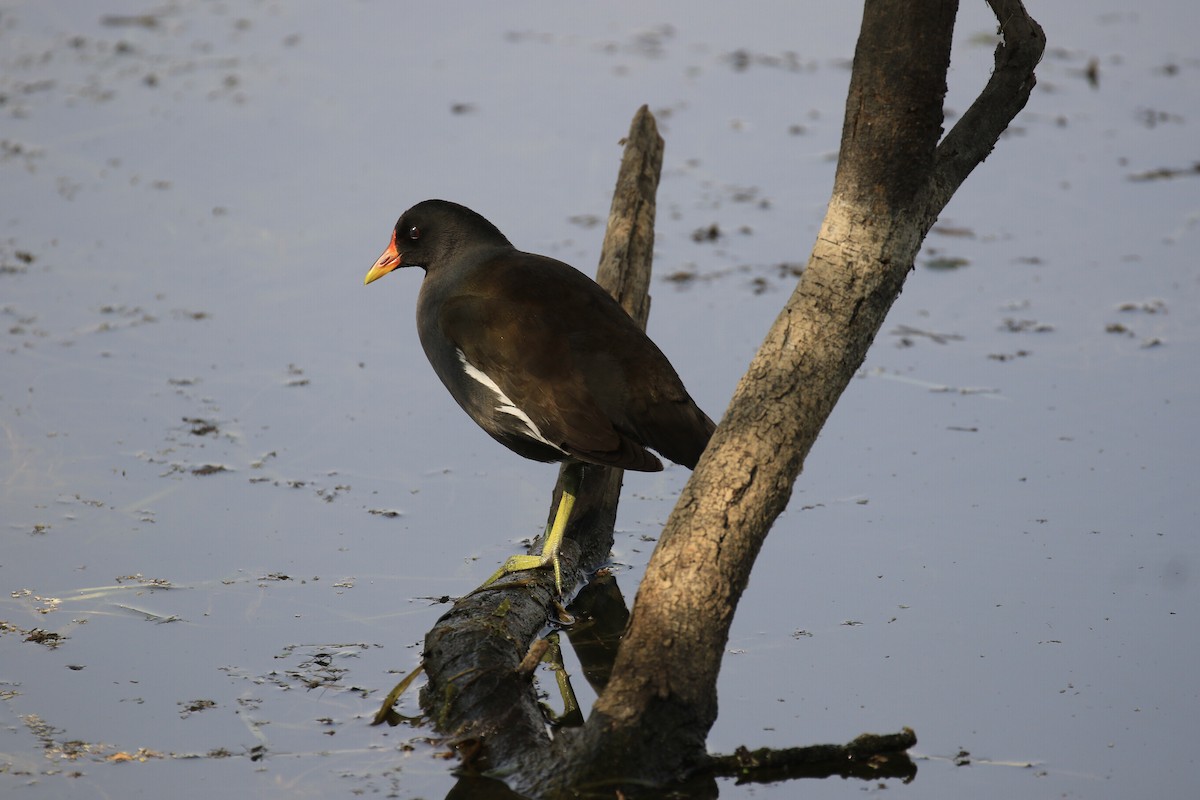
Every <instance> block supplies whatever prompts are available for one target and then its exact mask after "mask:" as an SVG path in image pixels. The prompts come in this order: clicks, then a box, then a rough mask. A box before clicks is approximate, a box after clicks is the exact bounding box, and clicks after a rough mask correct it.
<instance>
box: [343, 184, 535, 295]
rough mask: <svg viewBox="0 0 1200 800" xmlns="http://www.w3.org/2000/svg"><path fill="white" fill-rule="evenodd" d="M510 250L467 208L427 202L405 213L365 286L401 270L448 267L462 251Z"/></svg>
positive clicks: (493, 229)
mask: <svg viewBox="0 0 1200 800" xmlns="http://www.w3.org/2000/svg"><path fill="white" fill-rule="evenodd" d="M485 245H487V246H496V245H501V246H508V247H511V246H512V245H510V244H509V242H508V239H506V238H504V234H502V233H500V231H499V230H498V229H497V228H496V226H495V225H493V224H492V223H490V222H488V221H487V220H486V219H484V218H483V217H481V216H480V215H478V214H476V213H475V212H474V211H472V210H471V209H469V208H467V207H466V206H460V205H458V204H457V203H451V202H448V201H446V200H425V201H423V202H420V203H417V204H416V205H415V206H413V207H412V208H410V209H409V210H408V211H405V212H404V213H403V214H402V215H401V216H400V219H398V220H397V221H396V227H395V228H393V229H392V241H391V242H389V243H388V246H387V249H386V250H384V251H383V254H382V255H381V256H379V258H378V259H376V260H375V264H374V265H373V266H372V267H371V269H370V270H368V271H367V276H366V277H365V278H364V279H363V283H364V284H368V283H370V282H371V281H374V280H378V279H379V278H382V277H383V276H384V275H386V274H388V273H389V272H391V271H392V270H394V269H396V268H398V267H421V268H423V269H425V270H426V271H429V270H430V269H433V268H435V267H436V266H438V265H439V264H445V263H448V262H449V261H450V259H451V258H452V257H453V256H454V255H455V254H456V253H457V252H458V251H459V250H461V249H463V248H469V247H475V246H485Z"/></svg>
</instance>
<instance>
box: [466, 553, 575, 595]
mask: <svg viewBox="0 0 1200 800" xmlns="http://www.w3.org/2000/svg"><path fill="white" fill-rule="evenodd" d="M549 566H553V567H554V589H555V590H556V591H557V592H558V595H559V597H561V596H562V567H560V566H559V564H558V553H557V552H555V553H542V554H541V555H539V556H524V555H522V556H509V557H508V560H507V561H505V562H504V564H502V565H501V567H500V569H498V570H496V571H495V572H494V573H492V577H490V578H488V579H487V580H486V581H484V582H483V585H481V586H480V587H479V589H476V590H475V591H476V592H478V591H480V590H481V589H487V588H488V587H490V586H491V585H492V584H493V583H495V582H496V581H498V580H500V579H501V578H503V577H504V576H505V575H508V574H510V573H513V572H524V571H525V570H527V569H543V568H545V567H549ZM472 594H474V592H472Z"/></svg>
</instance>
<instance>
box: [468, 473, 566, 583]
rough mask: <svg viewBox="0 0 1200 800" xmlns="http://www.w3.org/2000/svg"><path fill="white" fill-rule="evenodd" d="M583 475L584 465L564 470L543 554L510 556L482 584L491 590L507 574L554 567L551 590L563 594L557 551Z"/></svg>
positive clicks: (560, 545) (543, 546)
mask: <svg viewBox="0 0 1200 800" xmlns="http://www.w3.org/2000/svg"><path fill="white" fill-rule="evenodd" d="M582 474H583V464H580V463H579V462H577V461H572V462H570V463H568V464H567V466H566V469H564V470H563V476H562V480H563V489H562V497H561V498H559V501H558V510H557V511H556V512H555V513H554V522H553V524H551V525H550V527H549V529H548V530H547V531H546V536H545V538H546V541H545V543H544V544H543V545H542V554H541V555H538V556H527V555H521V556H509V558H508V560H507V561H505V562H504V565H503V566H501V567H500V569H498V570H496V572H495V574H493V575H492V577H490V578H488V579H487V580H486V581H484V582H483V586H480V587H479V588H480V589H482V588H484V586H490V585H491V584H493V583H495V582H496V581H497V580H499V579H500V578H502V577H503V576H505V575H507V574H509V573H510V572H520V571H522V570H526V569H540V568H542V567H546V566H550V565H554V588H555V589H557V590H558V593H559V594H560V595H561V594H562V567H560V566H559V564H558V551H559V549H560V548H561V547H562V540H563V534H564V533H566V531H567V520H569V519H570V518H571V509H572V508H574V507H575V496H576V495H577V494H579V483H580V478H581V476H582Z"/></svg>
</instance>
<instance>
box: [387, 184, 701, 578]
mask: <svg viewBox="0 0 1200 800" xmlns="http://www.w3.org/2000/svg"><path fill="white" fill-rule="evenodd" d="M401 267H420V268H421V269H423V270H424V271H425V277H424V279H423V280H422V282H421V289H420V293H419V295H418V298H417V309H416V310H417V333H418V336H419V337H420V341H421V346H422V348H423V349H424V351H425V355H426V357H427V358H428V359H429V363H430V364H431V365H432V366H433V370H434V372H435V373H437V376H438V377H439V378H440V379H441V381H442V383H443V384H445V386H446V388H447V389H448V390H449V392H450V394H451V396H452V397H453V398H454V399H455V400H456V401H457V402H458V404H459V406H461V407H462V409H463V410H464V411H465V412H466V413H467V415H468V416H470V417H471V419H473V420H474V421H475V422H476V423H477V424H478V425H479V427H481V428H482V429H483V430H484V431H485V432H487V433H488V434H489V435H491V437H492V438H494V439H495V440H496V441H498V442H500V443H501V444H503V445H504V446H505V447H507V448H509V449H510V450H512V451H513V452H515V453H517V454H518V455H521V456H524V457H525V458H528V459H532V460H534V461H542V462H563V463H564V465H565V467H566V468H565V469H564V470H563V491H562V495H561V498H560V502H559V505H558V507H557V509H556V511H555V516H554V520H553V523H552V524H551V525H549V526H548V528H547V531H546V532H545V534H544V541H543V546H542V551H541V554H540V555H516V556H512V557H510V558H509V559H508V560H507V561H506V562H505V563H504V565H503V566H501V567H500V569H499V570H497V571H496V573H495V574H493V575H492V576H491V578H489V579H488V580H487V581H486V582H485V583H484V584H483V587H486V586H489V585H491V584H492V583H494V582H495V581H496V580H498V579H499V578H500V577H502V576H503V575H505V574H508V573H513V572H520V571H523V570H527V569H535V568H544V567H552V568H553V570H554V580H555V587H556V589H557V590H558V593H559V595H560V596H561V594H562V573H561V567H560V565H559V558H558V554H559V549H560V547H561V545H562V539H563V533H564V531H565V529H566V525H567V521H568V519H569V517H570V514H571V509H572V507H573V505H574V502H575V497H576V495H577V494H578V491H579V485H580V482H581V480H582V476H583V472H584V466H585V465H589V464H594V465H600V466H605V467H619V468H622V469H627V470H635V471H639V472H655V471H658V470H661V469H662V468H663V464H662V461H661V460H660V459H659V458H658V457H657V456H656V455H655V454H654V453H652V452H651V450H654V451H657V452H658V453H659V454H661V455H662V456H663V457H665V458H667V459H669V460H671V461H674V462H675V463H678V464H681V465H683V466H685V467H687V468H689V469H694V468H695V466H696V463H697V461H698V460H699V458H700V454H701V453H702V452H703V451H704V449H705V447H706V446H707V445H708V442H709V439H710V438H711V437H712V434H713V430H714V428H715V427H716V426H715V424H714V423H713V421H712V419H710V418H709V416H708V415H707V414H705V413H704V412H703V411H702V410H701V409H700V408H699V406H697V405H696V402H695V401H694V400H693V399H692V397H691V395H690V394H688V391H687V389H686V388H685V387H684V385H683V381H682V380H681V379H680V378H679V375H678V373H677V372H676V371H675V368H674V367H673V366H672V365H671V362H670V361H669V360H668V359H667V357H666V356H665V355H664V354H663V352H662V351H661V350H660V349H659V348H658V346H657V345H655V344H654V342H653V341H651V339H650V338H649V337H648V336H647V335H646V333H645V331H643V330H642V328H641V326H639V325H638V324H637V323H636V322H634V320H633V318H631V317H630V316H629V314H628V313H626V311H625V310H624V309H623V308H622V307H621V305H620V304H619V303H618V302H617V301H616V300H614V299H613V297H612V296H611V295H610V294H609V293H608V292H607V291H605V290H604V289H603V288H601V287H600V286H599V285H598V284H597V283H596V282H595V281H593V280H592V279H591V278H589V277H588V276H586V275H584V274H583V273H582V272H580V271H579V270H577V269H575V268H574V267H572V266H570V265H568V264H565V263H563V262H562V261H558V260H556V259H553V258H550V257H548V256H544V255H537V254H535V253H528V252H524V251H521V250H518V249H517V248H516V247H514V246H513V245H512V243H511V242H510V241H509V240H508V239H507V238H506V237H505V236H504V234H503V233H501V232H500V230H499V229H498V228H497V227H496V226H495V225H493V224H492V223H491V222H489V221H488V220H487V219H485V218H484V217H483V216H481V215H480V214H478V213H476V212H475V211H472V210H471V209H469V208H467V207H466V206H463V205H459V204H457V203H452V202H450V201H446V200H425V201H423V202H420V203H417V204H416V205H414V206H413V207H412V208H410V209H408V210H407V211H405V212H404V213H403V214H402V215H401V216H400V218H399V220H397V222H396V225H395V227H394V228H393V229H392V238H391V242H390V243H389V244H388V246H387V249H385V250H384V251H383V254H382V255H380V256H379V258H378V259H377V260H376V261H375V263H374V264H373V265H372V266H371V268H370V270H369V271H368V272H367V274H366V277H365V278H364V279H363V284H364V285H365V284H369V283H372V282H373V281H375V280H378V279H379V278H381V277H383V276H384V275H386V274H387V273H389V272H392V271H393V270H396V269H398V268H401ZM483 587H481V588H483Z"/></svg>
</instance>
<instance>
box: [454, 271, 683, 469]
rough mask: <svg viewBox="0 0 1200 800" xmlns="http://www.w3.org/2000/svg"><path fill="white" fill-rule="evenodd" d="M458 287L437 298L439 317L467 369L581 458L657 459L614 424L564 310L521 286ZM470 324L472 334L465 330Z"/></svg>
mask: <svg viewBox="0 0 1200 800" xmlns="http://www.w3.org/2000/svg"><path fill="white" fill-rule="evenodd" d="M504 286H505V287H507V288H508V289H510V290H507V291H501V292H498V291H497V288H496V286H495V285H494V284H492V285H489V291H488V292H487V293H482V292H481V293H472V292H469V291H463V292H460V293H459V294H457V295H456V296H455V297H454V298H452V299H448V300H447V301H446V302H444V303H443V304H442V307H441V313H440V315H439V320H438V324H439V325H440V327H441V330H442V333H443V334H445V336H446V337H447V338H448V339H449V340H450V341H452V342H454V344H455V346H456V347H458V349H459V351H460V352H461V353H462V354H463V358H464V359H465V360H466V362H467V363H468V364H469V365H470V366H471V367H473V368H474V369H476V370H478V371H479V372H481V373H482V374H483V375H485V376H486V377H487V378H488V379H489V380H490V381H491V382H492V383H494V384H495V385H496V386H497V387H499V389H500V391H501V392H503V393H504V395H505V397H507V398H508V400H509V401H511V403H512V405H513V406H514V407H515V408H516V409H517V410H519V411H520V412H521V413H522V414H524V416H525V417H526V418H527V419H528V420H529V421H530V422H532V423H533V425H534V427H535V428H536V432H537V434H538V435H540V436H541V438H542V439H544V440H545V441H547V442H549V443H550V444H552V445H554V446H555V447H558V448H560V449H562V450H563V451H565V452H566V453H568V454H570V455H572V456H574V457H576V458H579V459H580V460H583V461H589V462H592V463H598V464H603V465H606V466H614V467H623V468H626V469H636V470H656V469H661V468H662V465H661V462H659V461H658V459H657V458H656V457H655V456H654V455H653V454H651V453H650V452H648V451H647V450H646V449H645V448H644V447H643V446H641V445H640V444H639V443H637V442H636V441H634V440H633V439H631V438H629V437H628V436H627V435H625V434H623V433H621V432H620V431H618V430H617V429H616V428H615V427H614V426H613V423H612V420H610V419H609V417H608V416H607V415H606V414H605V412H604V410H603V409H602V408H601V406H600V405H599V403H597V401H596V398H595V397H594V396H593V394H592V392H591V391H590V390H589V388H588V385H587V382H586V380H585V378H584V375H583V373H582V372H581V371H580V370H581V367H582V365H581V363H580V361H579V358H578V357H577V356H576V355H575V354H573V352H572V347H571V341H572V337H573V336H575V335H577V333H578V331H577V330H576V329H577V327H578V325H577V324H576V321H575V320H574V319H573V318H572V317H571V315H570V314H569V313H567V312H564V311H562V310H560V309H558V308H557V307H554V306H551V307H549V308H547V306H546V305H545V304H544V303H532V302H530V301H529V297H530V295H529V294H528V293H527V292H522V291H521V288H522V287H521V286H519V285H516V286H511V285H509V284H507V283H506V284H504ZM468 331H470V334H471V335H466V334H467V332H468Z"/></svg>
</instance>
